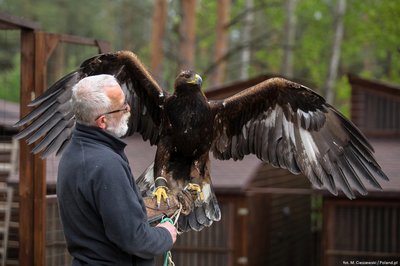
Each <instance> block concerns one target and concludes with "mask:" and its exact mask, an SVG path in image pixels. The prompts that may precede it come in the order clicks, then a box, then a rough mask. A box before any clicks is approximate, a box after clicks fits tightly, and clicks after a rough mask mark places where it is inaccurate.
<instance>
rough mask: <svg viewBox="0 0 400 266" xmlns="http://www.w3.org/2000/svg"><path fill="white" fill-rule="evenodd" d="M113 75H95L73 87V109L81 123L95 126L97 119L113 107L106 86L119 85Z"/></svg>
mask: <svg viewBox="0 0 400 266" xmlns="http://www.w3.org/2000/svg"><path fill="white" fill-rule="evenodd" d="M118 85H119V84H118V81H117V80H116V79H115V77H114V76H112V75H106V74H102V75H95V76H89V77H86V78H83V79H81V80H80V81H79V82H78V83H77V84H76V85H75V86H74V87H73V88H72V99H71V100H72V109H73V112H74V114H75V118H76V119H77V121H78V122H79V123H81V124H84V125H88V126H93V125H95V124H96V123H95V119H96V117H97V116H99V115H101V114H102V113H105V112H108V111H109V110H110V108H111V100H110V99H109V98H108V96H107V94H106V91H105V90H104V88H106V87H114V86H118Z"/></svg>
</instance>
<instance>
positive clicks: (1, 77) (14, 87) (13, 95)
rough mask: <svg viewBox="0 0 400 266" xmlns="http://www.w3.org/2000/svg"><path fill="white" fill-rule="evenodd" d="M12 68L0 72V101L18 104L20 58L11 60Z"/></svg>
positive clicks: (17, 56) (16, 56) (15, 57)
mask: <svg viewBox="0 0 400 266" xmlns="http://www.w3.org/2000/svg"><path fill="white" fill-rule="evenodd" d="M13 63H14V67H13V68H10V69H7V70H5V71H2V72H0V84H1V85H0V86H1V87H0V88H1V89H0V99H5V100H7V101H11V102H19V96H20V95H19V92H20V72H19V66H20V56H19V54H16V55H15V56H14V58H13Z"/></svg>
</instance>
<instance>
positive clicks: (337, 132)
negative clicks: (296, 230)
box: [211, 78, 388, 198]
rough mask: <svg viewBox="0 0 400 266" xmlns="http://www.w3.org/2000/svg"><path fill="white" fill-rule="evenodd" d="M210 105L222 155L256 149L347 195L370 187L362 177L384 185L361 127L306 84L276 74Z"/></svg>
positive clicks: (278, 164) (223, 157)
mask: <svg viewBox="0 0 400 266" xmlns="http://www.w3.org/2000/svg"><path fill="white" fill-rule="evenodd" d="M211 106H212V109H213V111H214V112H215V121H214V124H215V128H214V141H213V144H212V148H211V149H212V151H213V154H214V157H216V158H218V159H221V160H227V159H231V158H232V159H234V160H240V159H242V158H243V157H244V156H245V155H248V154H250V153H251V154H255V155H257V157H258V158H259V159H261V160H263V161H265V162H268V163H270V164H272V165H273V166H275V167H280V168H285V169H288V170H289V171H290V172H292V173H294V174H299V173H303V174H304V175H305V176H307V177H308V179H309V180H310V181H311V183H312V184H313V185H314V186H315V187H318V188H321V187H326V188H327V189H328V190H329V191H330V192H331V193H333V194H335V195H336V194H337V193H338V188H340V189H341V190H342V191H343V192H344V193H345V195H346V196H347V197H349V198H354V197H355V194H354V191H353V189H355V190H357V191H358V192H359V193H360V194H366V193H367V189H366V188H365V186H364V183H363V181H367V182H369V183H370V184H372V185H373V186H374V187H376V188H380V185H379V182H378V179H384V180H388V178H387V176H386V175H385V174H384V173H383V171H382V170H381V168H380V166H379V164H378V163H377V162H376V160H375V158H374V155H373V148H372V146H371V145H370V144H369V142H368V141H367V139H366V138H365V137H364V135H363V134H362V133H361V132H360V130H359V129H357V128H356V127H355V126H354V125H353V124H352V123H351V122H350V121H348V120H347V119H346V118H345V117H344V116H343V115H342V114H340V113H339V112H338V111H337V110H336V109H335V108H334V107H332V106H331V105H329V104H327V103H326V102H325V100H324V99H323V98H322V97H321V96H319V95H318V94H316V93H315V92H313V91H312V90H310V89H308V88H307V87H304V86H302V85H299V84H296V83H293V82H290V81H287V80H284V79H280V78H275V79H270V80H266V81H264V82H262V83H259V84H257V85H256V86H253V87H251V88H248V89H246V90H244V91H242V92H239V93H237V94H235V95H233V96H231V97H229V98H227V99H225V100H222V101H219V102H216V103H214V104H213V105H211Z"/></svg>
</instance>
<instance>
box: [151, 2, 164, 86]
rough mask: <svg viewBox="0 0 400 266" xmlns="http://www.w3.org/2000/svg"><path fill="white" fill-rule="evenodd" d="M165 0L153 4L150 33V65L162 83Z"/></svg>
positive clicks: (156, 77) (154, 74)
mask: <svg viewBox="0 0 400 266" xmlns="http://www.w3.org/2000/svg"><path fill="white" fill-rule="evenodd" d="M167 10H168V5H167V0H157V1H156V2H155V4H154V11H153V22H152V33H151V44H150V45H151V62H150V67H151V70H152V74H153V76H154V77H155V79H156V80H157V81H158V82H159V83H160V84H162V83H163V80H162V62H163V59H164V51H163V40H164V34H165V23H166V19H167Z"/></svg>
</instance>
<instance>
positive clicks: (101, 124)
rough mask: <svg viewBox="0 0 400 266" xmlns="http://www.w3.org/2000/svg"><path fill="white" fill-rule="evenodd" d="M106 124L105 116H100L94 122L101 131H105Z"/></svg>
mask: <svg viewBox="0 0 400 266" xmlns="http://www.w3.org/2000/svg"><path fill="white" fill-rule="evenodd" d="M106 122H107V118H106V116H105V115H102V116H100V117H99V118H98V119H97V120H96V125H97V126H98V127H99V128H101V129H105V128H107V124H106Z"/></svg>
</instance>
